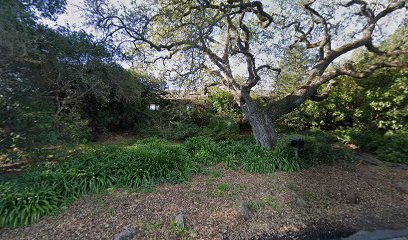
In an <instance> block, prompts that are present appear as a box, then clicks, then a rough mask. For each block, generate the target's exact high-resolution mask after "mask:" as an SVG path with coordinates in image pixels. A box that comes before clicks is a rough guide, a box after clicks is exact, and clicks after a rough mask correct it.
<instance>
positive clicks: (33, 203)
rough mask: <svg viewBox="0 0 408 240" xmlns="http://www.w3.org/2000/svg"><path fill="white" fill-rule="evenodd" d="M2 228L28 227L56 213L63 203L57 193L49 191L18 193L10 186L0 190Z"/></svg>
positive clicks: (34, 190) (23, 191)
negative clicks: (45, 216)
mask: <svg viewBox="0 0 408 240" xmlns="http://www.w3.org/2000/svg"><path fill="white" fill-rule="evenodd" d="M0 191H1V194H0V216H1V217H0V227H4V226H12V227H16V226H21V225H28V224H30V223H34V222H36V221H38V220H39V219H40V218H41V217H42V216H43V215H47V214H50V213H51V212H53V211H56V210H57V209H58V208H59V207H60V205H61V204H62V202H63V198H62V197H61V196H60V195H58V193H57V192H54V191H51V190H47V189H31V190H29V189H24V190H22V191H18V190H17V189H16V188H14V187H12V186H10V185H6V184H5V185H2V186H1V188H0Z"/></svg>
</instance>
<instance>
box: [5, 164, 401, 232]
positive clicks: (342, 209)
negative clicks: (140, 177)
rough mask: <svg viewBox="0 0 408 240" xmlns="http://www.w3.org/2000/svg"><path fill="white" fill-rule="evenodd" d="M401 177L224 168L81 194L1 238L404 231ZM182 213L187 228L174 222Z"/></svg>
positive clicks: (355, 168)
mask: <svg viewBox="0 0 408 240" xmlns="http://www.w3.org/2000/svg"><path fill="white" fill-rule="evenodd" d="M401 179H408V172H407V171H404V170H400V169H391V168H387V167H378V166H371V165H363V164H356V163H349V162H344V161H338V162H336V163H335V164H334V165H330V166H328V165H326V166H316V167H313V168H309V169H305V170H302V171H299V172H295V173H283V172H277V173H275V174H251V173H248V172H245V171H243V170H240V169H237V170H231V169H227V168H226V167H224V166H223V165H222V164H219V165H217V166H214V167H211V168H208V169H207V170H206V172H205V173H204V174H197V175H195V176H193V178H192V179H191V180H190V181H189V182H186V183H183V184H176V185H171V184H163V185H159V186H157V187H156V188H154V189H151V190H150V191H147V192H135V191H131V190H126V189H118V190H115V191H114V192H113V193H111V194H108V193H106V194H93V195H88V196H84V197H82V198H81V199H80V200H78V201H76V202H75V203H74V204H73V205H72V206H71V207H69V208H68V209H66V210H65V211H64V213H62V214H60V215H58V216H51V217H47V218H45V219H43V220H42V221H40V222H39V223H37V224H34V225H32V226H29V227H25V228H17V229H3V230H0V238H1V239H66V240H67V239H113V237H114V235H115V234H117V233H119V232H120V231H122V230H123V228H125V227H127V226H133V227H135V228H136V230H137V236H136V237H135V239H189V238H190V239H316V238H317V237H320V238H321V239H325V238H334V237H339V236H344V235H348V234H351V233H352V232H354V231H357V230H372V229H377V228H391V229H399V228H406V227H407V226H408V204H407V203H408V194H404V193H401V192H399V191H398V190H397V189H396V187H395V185H396V182H398V181H399V180H401ZM299 199H301V200H303V204H301V205H299V204H297V201H299ZM243 201H246V202H249V203H251V204H252V205H251V206H252V207H251V214H250V219H249V220H247V221H244V220H243V219H242V218H240V217H239V213H238V211H239V205H240V203H241V202H243ZM178 213H183V214H184V216H185V223H186V228H185V229H184V230H180V229H179V228H177V227H175V226H174V224H173V221H174V217H175V216H176V215H177V214H178ZM330 233H331V235H330ZM285 237H290V238H285Z"/></svg>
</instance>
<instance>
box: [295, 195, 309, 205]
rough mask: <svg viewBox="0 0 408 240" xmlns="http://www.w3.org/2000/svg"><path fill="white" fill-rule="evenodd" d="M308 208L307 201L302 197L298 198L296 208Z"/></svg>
mask: <svg viewBox="0 0 408 240" xmlns="http://www.w3.org/2000/svg"><path fill="white" fill-rule="evenodd" d="M305 206H306V201H305V200H303V198H301V197H297V198H296V202H295V207H297V208H303V207H305Z"/></svg>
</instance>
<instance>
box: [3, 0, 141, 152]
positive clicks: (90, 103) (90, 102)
mask: <svg viewBox="0 0 408 240" xmlns="http://www.w3.org/2000/svg"><path fill="white" fill-rule="evenodd" d="M57 2H58V1H55V2H54V1H53V2H52V3H48V2H47V1H33V2H25V1H16V0H15V1H6V2H5V5H4V9H6V10H7V9H8V10H9V11H5V12H3V13H4V18H2V19H1V20H0V29H1V30H2V31H4V34H1V37H2V38H4V39H2V41H1V42H0V49H1V50H2V53H4V55H3V56H4V58H2V59H1V60H0V63H1V65H0V80H1V81H0V130H1V131H0V134H1V139H0V144H1V146H2V147H1V151H2V152H4V151H6V152H8V153H11V154H12V155H13V154H14V155H21V154H20V153H23V152H22V151H25V150H28V149H33V148H38V149H41V148H42V147H44V146H47V145H49V144H61V143H67V142H68V143H74V142H78V141H81V142H82V141H85V140H87V139H89V138H90V129H89V127H91V128H92V130H94V132H101V131H107V130H117V129H122V128H132V127H133V126H134V124H135V123H136V122H138V121H141V119H142V118H143V112H144V111H143V110H144V109H145V107H144V106H143V104H142V103H141V100H140V98H141V94H142V92H143V91H144V87H143V85H144V84H143V82H144V81H147V80H146V79H149V77H147V75H145V74H141V73H136V72H130V71H128V70H125V69H124V68H123V67H121V66H120V65H118V64H117V63H115V61H114V57H115V53H114V52H112V51H111V49H109V48H108V47H107V46H104V45H102V44H100V43H96V42H95V41H94V39H93V37H92V36H91V35H89V34H87V33H85V32H83V31H79V32H75V31H70V30H68V29H67V28H64V27H60V28H58V29H51V28H49V27H47V26H44V25H42V24H40V23H39V21H38V20H39V18H41V17H51V16H54V14H56V13H60V12H62V11H63V10H64V2H60V3H59V4H57ZM1 11H3V6H2V9H1ZM3 36H4V37H3ZM14 38H15V40H16V41H13V39H14ZM3 40H4V41H3ZM21 49H23V51H18V50H21ZM146 89H147V88H146ZM17 157H18V156H17Z"/></svg>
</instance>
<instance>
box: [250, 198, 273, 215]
mask: <svg viewBox="0 0 408 240" xmlns="http://www.w3.org/2000/svg"><path fill="white" fill-rule="evenodd" d="M265 206H269V207H271V208H273V209H275V210H276V209H279V208H280V205H279V202H278V201H277V200H275V199H273V198H272V197H270V196H265V197H262V198H260V199H259V200H254V201H250V202H249V208H250V209H251V210H253V211H256V212H257V211H259V210H261V209H262V208H264V207H265Z"/></svg>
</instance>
